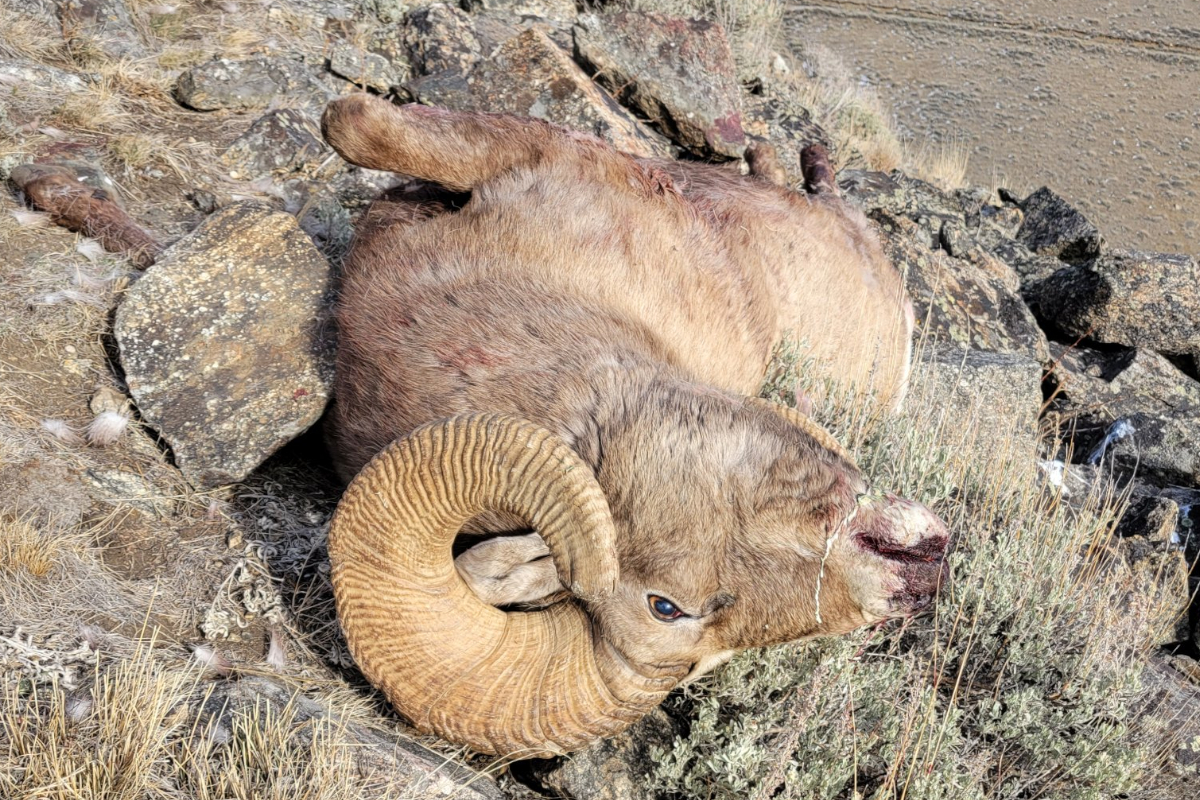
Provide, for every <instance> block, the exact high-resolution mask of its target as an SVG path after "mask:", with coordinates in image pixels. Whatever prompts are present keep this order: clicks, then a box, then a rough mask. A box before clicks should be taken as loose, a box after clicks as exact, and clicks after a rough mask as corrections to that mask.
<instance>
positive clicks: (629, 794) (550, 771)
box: [535, 709, 675, 800]
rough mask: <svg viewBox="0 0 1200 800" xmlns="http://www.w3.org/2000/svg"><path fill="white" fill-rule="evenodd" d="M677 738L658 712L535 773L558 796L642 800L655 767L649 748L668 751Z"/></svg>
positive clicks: (664, 715)
mask: <svg viewBox="0 0 1200 800" xmlns="http://www.w3.org/2000/svg"><path fill="white" fill-rule="evenodd" d="M674 737H675V731H674V729H673V728H672V727H671V722H670V720H669V719H668V718H667V715H666V714H664V713H663V712H662V711H661V710H659V709H655V710H654V711H652V712H650V713H649V714H648V715H646V716H645V717H643V718H642V719H641V720H640V721H639V722H637V723H636V724H634V725H633V726H632V727H631V728H629V729H628V730H626V731H624V732H623V733H621V734H619V735H617V736H614V737H613V738H611V739H607V740H605V741H602V742H598V743H597V744H594V745H592V746H591V747H589V748H588V749H586V750H582V751H580V752H578V753H574V754H572V755H571V756H570V757H569V758H566V759H562V760H560V761H556V762H549V766H547V765H542V766H541V767H540V768H538V767H535V770H536V771H537V773H538V777H539V779H540V780H541V782H542V783H543V785H545V786H546V787H548V788H550V789H551V790H553V791H554V792H555V794H556V796H559V797H576V798H587V800H643V798H645V797H648V796H650V793H649V792H648V791H647V789H646V780H645V779H646V776H647V775H649V774H650V773H651V772H653V770H654V766H655V763H654V761H653V759H652V758H651V755H650V749H651V748H652V747H658V748H661V749H664V750H665V749H668V748H669V747H670V746H671V742H672V741H673V739H674Z"/></svg>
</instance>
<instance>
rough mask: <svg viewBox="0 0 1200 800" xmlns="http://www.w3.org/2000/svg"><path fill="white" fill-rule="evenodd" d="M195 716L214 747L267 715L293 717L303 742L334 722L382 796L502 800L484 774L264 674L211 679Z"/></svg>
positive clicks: (360, 772) (359, 769) (360, 770)
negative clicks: (321, 726)
mask: <svg viewBox="0 0 1200 800" xmlns="http://www.w3.org/2000/svg"><path fill="white" fill-rule="evenodd" d="M195 714H196V723H195V726H194V728H193V730H194V731H195V732H196V734H197V735H199V736H202V737H204V739H205V740H207V742H208V743H211V744H212V745H216V746H221V745H222V744H224V743H226V742H228V741H229V740H230V739H231V738H232V737H233V736H234V735H235V731H236V729H237V728H238V727H241V726H253V725H255V724H258V722H259V721H261V720H262V719H264V718H270V717H274V718H275V719H279V718H281V717H282V716H284V715H288V716H289V717H290V718H291V719H293V720H294V721H295V725H294V727H293V729H294V730H295V735H296V736H297V737H301V741H307V739H310V738H311V737H312V735H313V734H312V730H313V727H314V723H318V722H323V721H329V720H333V721H335V722H336V724H335V728H336V731H337V734H338V736H339V737H341V738H343V739H344V740H345V741H346V751H347V752H349V753H352V754H353V760H354V766H355V770H354V771H355V773H356V775H355V777H358V778H362V779H365V780H366V781H367V782H368V783H369V784H370V785H371V786H375V787H378V791H380V792H381V794H382V795H386V796H402V797H414V798H416V797H419V798H422V799H423V800H439V798H447V799H449V798H455V800H504V795H503V794H501V792H500V790H499V789H498V788H497V787H496V784H495V783H494V782H493V780H492V779H491V778H489V777H487V776H486V775H483V774H480V773H478V772H474V771H472V770H470V769H467V768H466V767H463V766H460V765H459V764H457V763H455V762H454V761H453V760H451V759H448V758H447V757H446V756H445V755H443V754H441V753H435V752H434V751H432V750H429V749H427V748H425V747H422V746H421V745H420V744H418V743H417V742H415V741H412V740H411V739H408V738H405V737H404V736H400V735H396V734H389V733H385V732H383V731H380V730H376V729H372V728H368V727H366V726H365V725H361V724H359V723H357V722H352V721H349V720H344V719H341V718H340V717H338V716H337V713H336V710H335V709H333V708H330V707H329V706H327V705H325V704H323V703H321V702H319V701H317V700H314V699H312V698H310V697H306V696H305V695H303V694H301V693H300V692H299V691H297V690H296V689H295V688H294V687H289V686H286V685H284V684H283V683H282V682H280V681H276V680H272V679H270V678H267V677H264V676H257V675H247V676H244V677H242V678H241V679H240V680H236V681H220V682H216V683H213V684H212V691H211V692H210V693H208V694H207V696H205V697H204V699H203V702H202V703H200V704H199V707H198V708H197V709H196V711H195ZM306 723H307V724H306Z"/></svg>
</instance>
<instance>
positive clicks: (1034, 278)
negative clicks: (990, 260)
mask: <svg viewBox="0 0 1200 800" xmlns="http://www.w3.org/2000/svg"><path fill="white" fill-rule="evenodd" d="M1003 209H1004V210H1007V211H1011V212H1016V215H1018V216H1016V217H1015V218H1014V217H1013V216H1011V215H1006V216H1007V218H1005V217H1002V216H1001V211H1000V210H999V209H998V210H997V213H996V214H994V215H992V214H987V213H985V214H984V215H983V221H982V222H981V224H980V225H979V227H978V229H977V230H976V231H975V238H976V240H977V241H978V242H979V244H980V245H981V246H982V247H983V248H984V249H985V250H987V251H988V252H989V253H991V254H992V255H994V256H995V257H996V258H998V259H1000V260H1001V261H1003V262H1004V263H1005V264H1008V265H1009V266H1010V267H1012V268H1013V269H1014V270H1015V271H1016V273H1017V274H1018V275H1020V276H1021V288H1022V290H1025V289H1028V288H1029V287H1030V286H1032V285H1033V284H1035V283H1037V282H1038V281H1040V280H1043V279H1045V278H1048V277H1050V276H1051V275H1053V274H1054V273H1055V272H1057V271H1058V270H1060V269H1062V262H1061V261H1059V260H1058V259H1057V258H1053V257H1051V256H1043V255H1039V254H1038V253H1035V252H1033V251H1032V250H1030V249H1029V248H1028V247H1026V246H1025V245H1023V244H1021V243H1020V242H1019V241H1017V240H1016V239H1015V238H1013V237H1014V234H1015V231H1014V230H1013V227H1014V223H1015V227H1019V226H1020V224H1021V220H1020V217H1019V215H1020V213H1021V212H1020V210H1019V209H1017V208H1015V207H1013V206H1004V207H1003Z"/></svg>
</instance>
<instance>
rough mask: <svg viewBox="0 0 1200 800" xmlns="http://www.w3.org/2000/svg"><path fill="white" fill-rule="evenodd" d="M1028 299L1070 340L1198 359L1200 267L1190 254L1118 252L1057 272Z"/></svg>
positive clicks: (1029, 291) (1033, 289)
mask: <svg viewBox="0 0 1200 800" xmlns="http://www.w3.org/2000/svg"><path fill="white" fill-rule="evenodd" d="M1026 296H1027V298H1028V299H1029V304H1030V306H1031V307H1032V308H1033V311H1034V313H1035V314H1037V316H1038V319H1040V320H1041V321H1042V324H1043V325H1044V326H1045V327H1046V328H1047V329H1048V330H1051V331H1053V332H1056V333H1058V334H1059V335H1060V336H1061V337H1062V338H1064V339H1067V340H1075V339H1079V338H1082V337H1086V338H1088V339H1091V340H1093V341H1097V342H1104V343H1108V344H1121V345H1128V346H1131V347H1139V348H1143V347H1144V348H1151V349H1153V350H1157V351H1158V352H1160V353H1166V354H1168V355H1172V356H1180V357H1183V358H1185V359H1190V360H1193V364H1194V363H1195V362H1194V360H1195V359H1197V358H1200V267H1197V262H1196V259H1195V258H1193V257H1191V256H1185V255H1168V254H1165V253H1145V252H1137V251H1130V250H1126V251H1114V252H1110V253H1106V254H1104V255H1102V256H1101V257H1099V258H1097V259H1095V260H1093V261H1091V262H1089V263H1087V264H1082V265H1076V266H1069V267H1064V268H1063V269H1060V270H1058V271H1057V272H1055V273H1054V274H1053V275H1050V276H1049V277H1047V278H1045V279H1043V280H1041V281H1038V282H1037V283H1035V284H1033V285H1031V286H1030V287H1029V288H1028V289H1027V290H1026Z"/></svg>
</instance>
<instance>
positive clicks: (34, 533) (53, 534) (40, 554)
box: [0, 515, 90, 580]
mask: <svg viewBox="0 0 1200 800" xmlns="http://www.w3.org/2000/svg"><path fill="white" fill-rule="evenodd" d="M89 544H90V537H89V536H87V535H86V534H84V533H81V532H80V531H76V530H61V529H58V528H57V527H56V526H55V525H53V524H45V523H38V522H37V521H35V520H33V519H30V518H28V517H13V516H10V515H5V516H0V574H2V575H4V576H5V579H6V580H17V579H19V577H18V576H19V573H25V575H27V576H29V577H33V578H45V577H46V576H47V575H49V574H50V573H51V572H52V571H53V570H54V569H55V568H56V567H61V566H63V565H64V563H65V562H66V560H67V559H68V558H79V557H81V556H82V555H83V554H85V553H86V552H87V551H88V547H89Z"/></svg>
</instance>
